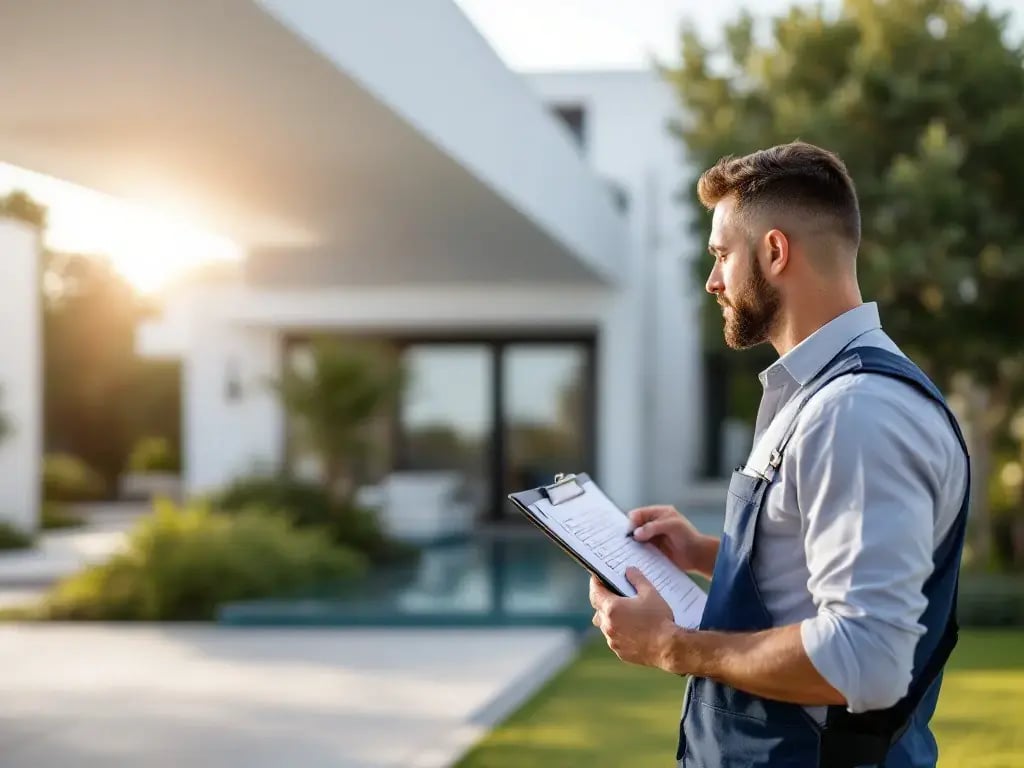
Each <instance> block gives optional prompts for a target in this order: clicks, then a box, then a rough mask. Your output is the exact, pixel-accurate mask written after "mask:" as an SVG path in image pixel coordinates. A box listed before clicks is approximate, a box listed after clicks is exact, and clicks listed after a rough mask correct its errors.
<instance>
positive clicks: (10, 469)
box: [0, 218, 43, 531]
mask: <svg viewBox="0 0 1024 768" xmlns="http://www.w3.org/2000/svg"><path fill="white" fill-rule="evenodd" d="M0 290H2V291H3V295H2V297H0V328H3V345H2V346H0V412H2V413H3V415H4V417H5V419H6V420H7V422H8V424H9V427H10V429H11V433H10V434H9V435H8V436H7V437H6V438H5V439H4V440H3V442H2V443H0V521H3V522H6V523H9V524H11V525H15V526H17V527H18V528H20V529H22V530H24V531H35V530H36V529H37V528H38V523H39V495H40V462H41V455H42V398H43V377H42V359H41V358H42V354H41V350H42V317H41V307H40V283H39V237H38V234H37V233H36V231H35V230H33V229H32V228H31V227H28V226H26V225H24V224H22V223H20V222H15V221H11V220H8V219H4V218H0Z"/></svg>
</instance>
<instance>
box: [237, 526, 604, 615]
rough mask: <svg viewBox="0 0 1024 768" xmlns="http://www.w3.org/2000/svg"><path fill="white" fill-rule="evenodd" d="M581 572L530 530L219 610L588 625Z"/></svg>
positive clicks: (439, 548) (432, 550) (428, 550)
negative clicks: (352, 579)
mask: <svg viewBox="0 0 1024 768" xmlns="http://www.w3.org/2000/svg"><path fill="white" fill-rule="evenodd" d="M587 588H588V576H587V573H586V572H585V571H584V570H583V569H582V568H581V567H580V566H578V565H576V563H574V562H573V561H572V560H571V559H570V558H569V557H567V556H566V555H565V554H563V553H562V552H561V551H560V550H559V549H557V548H556V547H554V546H553V545H551V544H550V543H549V542H548V541H547V540H546V539H544V538H543V537H542V536H540V535H539V534H538V533H537V532H536V531H534V530H532V529H526V530H521V531H513V532H502V533H499V534H478V535H476V536H475V537H474V538H473V539H472V540H470V541H462V542H453V543H447V544H436V545H432V546H428V547H425V548H424V549H423V551H422V553H421V555H420V558H419V561H418V562H417V563H416V564H415V565H414V566H412V567H402V568H392V569H385V570H375V571H371V573H370V574H369V577H368V578H367V579H365V580H363V581H362V582H360V583H358V584H356V585H345V586H339V587H330V586H325V587H323V588H321V589H318V590H315V591H313V592H311V593H308V594H304V595H299V596H295V597H289V598H280V599H270V600H251V601H243V602H235V603H229V604H226V605H224V606H222V607H221V609H220V611H219V614H218V620H219V621H220V622H221V623H224V624H233V625H290V626H294V625H310V626H374V627H382V626H390V627H410V626H415V627H424V626H438V627H453V626H466V627H480V626H487V627H492V626H569V627H579V628H585V627H588V626H589V625H590V619H591V617H592V616H593V610H592V609H591V607H590V604H589V602H588V600H587Z"/></svg>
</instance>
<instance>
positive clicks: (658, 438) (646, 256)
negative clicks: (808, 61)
mask: <svg viewBox="0 0 1024 768" xmlns="http://www.w3.org/2000/svg"><path fill="white" fill-rule="evenodd" d="M526 77H527V78H528V81H529V82H530V84H531V86H532V87H533V88H534V90H535V91H536V92H537V94H538V95H539V96H540V98H541V99H542V100H543V101H545V102H546V103H548V104H550V105H565V106H573V105H575V106H580V107H582V108H583V109H584V111H585V118H584V119H585V124H584V135H585V146H584V148H583V150H582V151H583V154H584V157H585V159H586V161H587V162H588V163H589V164H591V165H592V166H593V167H594V168H595V170H596V171H597V172H598V173H599V174H601V175H603V176H606V177H608V178H611V179H614V180H616V181H618V182H619V183H620V184H621V185H622V186H623V187H624V188H625V189H626V190H627V192H628V194H629V226H630V249H629V250H630V259H629V262H628V267H627V271H628V272H629V274H630V276H631V279H630V280H629V281H627V284H626V285H624V286H623V294H624V296H623V298H622V300H621V301H622V303H623V305H624V307H625V306H628V307H631V308H632V309H625V308H623V309H620V310H619V311H618V312H616V313H615V314H614V315H610V316H609V317H608V319H607V324H606V330H607V334H608V340H609V350H608V352H609V354H611V353H612V352H613V350H615V349H617V350H618V351H619V354H620V355H623V359H624V360H629V361H630V365H631V366H633V367H632V369H631V371H630V376H631V380H632V385H631V386H632V389H630V388H629V387H630V384H628V383H627V382H620V383H618V384H617V385H616V384H615V382H617V381H618V374H617V373H616V372H614V371H610V370H609V371H606V373H605V376H606V377H607V379H608V381H609V382H611V383H612V388H611V389H609V390H606V391H605V392H604V393H603V395H602V397H607V398H608V399H609V401H606V402H605V403H604V405H603V407H602V413H603V414H604V424H613V425H617V426H616V427H614V428H613V432H614V434H615V435H616V436H618V437H620V438H623V439H624V442H622V443H620V444H615V445H602V450H603V451H604V452H605V453H606V455H607V459H606V464H608V465H610V466H612V465H614V466H617V465H618V464H620V463H625V464H629V463H632V464H634V465H635V471H632V474H634V475H635V476H636V481H635V482H636V493H635V497H636V498H638V499H640V500H641V501H643V502H654V501H664V502H676V501H678V500H680V499H682V498H683V497H682V494H684V493H685V490H686V484H687V481H688V480H690V479H691V478H692V477H693V476H694V475H695V474H696V472H697V470H698V467H699V459H700V449H701V440H700V437H701V429H702V420H701V414H702V403H703V394H702V391H701V383H702V377H701V354H700V333H699V326H698V313H697V310H698V307H699V303H698V302H699V301H701V300H702V298H703V289H702V288H701V286H700V285H699V283H698V282H697V281H695V280H693V279H692V277H691V273H692V267H691V266H690V261H689V260H690V259H691V258H692V257H693V256H694V255H698V254H700V253H702V251H703V248H702V246H701V245H700V244H699V243H696V242H695V241H694V238H693V237H692V236H691V235H690V233H689V231H688V229H687V219H686V215H685V212H684V209H683V208H682V205H681V203H680V202H679V201H678V200H676V199H675V198H676V197H677V195H678V193H679V192H680V190H681V189H682V186H683V183H684V171H685V167H684V165H683V157H682V151H681V148H680V146H679V145H678V143H677V142H676V141H675V140H674V139H673V138H672V137H671V135H670V134H669V133H668V131H667V126H668V123H669V120H670V119H671V118H672V117H673V116H674V115H675V114H676V112H677V107H676V101H675V98H674V95H673V93H672V91H671V89H670V87H669V86H668V85H667V84H666V83H664V82H663V81H661V80H660V79H658V77H657V76H656V74H655V73H653V72H648V71H640V70H637V71H623V72H615V71H610V72H578V73H577V72H559V73H546V74H532V75H526ZM606 362H608V363H609V364H610V361H606ZM634 390H635V391H634ZM612 398H614V399H612ZM626 420H633V421H634V422H635V429H637V430H638V435H636V436H633V435H631V433H630V431H629V428H628V426H627V425H626V423H625V421H626ZM602 426H603V425H602ZM609 437H611V436H609ZM628 446H634V448H630V447H628ZM630 452H632V455H627V454H629V453H630Z"/></svg>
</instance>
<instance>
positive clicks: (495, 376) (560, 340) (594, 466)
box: [282, 329, 600, 522]
mask: <svg viewBox="0 0 1024 768" xmlns="http://www.w3.org/2000/svg"><path fill="white" fill-rule="evenodd" d="M323 337H329V338H337V339H354V340H355V339H358V340H363V341H365V340H377V341H380V342H381V343H384V344H389V345H392V346H394V348H395V349H396V351H397V352H398V353H399V354H402V353H403V352H404V351H405V350H406V349H407V348H409V347H411V346H417V345H453V346H455V345H466V344H479V345H481V346H483V347H484V348H485V349H486V350H487V351H488V353H489V357H490V365H491V393H490V396H491V419H492V434H491V445H490V450H489V454H490V455H489V457H488V466H489V468H490V469H489V472H490V478H489V481H490V488H491V494H490V495H491V498H490V503H489V504H488V508H487V509H486V510H484V519H485V520H487V521H488V522H500V521H503V520H505V519H506V515H505V514H504V510H505V508H506V499H505V495H504V488H503V487H502V486H503V472H502V470H503V468H504V466H505V461H506V451H507V445H506V444H507V424H506V423H505V418H504V406H505V402H504V376H503V373H504V366H505V352H506V350H507V349H508V348H509V347H517V346H550V345H558V344H567V345H577V346H580V347H581V348H582V349H583V353H584V359H585V361H586V363H585V367H584V373H583V375H584V377H585V383H586V393H585V396H584V401H583V412H584V420H585V422H586V423H585V425H584V429H583V433H582V434H583V437H582V440H583V444H584V445H583V450H584V454H583V455H584V461H585V462H586V463H587V465H588V466H589V467H590V468H591V471H592V474H593V476H594V478H595V480H599V470H598V463H597V457H598V442H597V441H598V439H599V437H600V424H599V423H598V413H597V406H598V402H599V399H598V398H599V387H600V384H599V381H598V375H597V373H598V362H599V354H600V346H599V344H598V334H597V331H596V330H585V331H580V330H573V329H564V330H551V329H548V330H546V331H544V332H537V333H530V332H522V331H507V332H503V331H486V332H459V331H444V332H423V333H401V332H395V331H389V330H368V329H358V330H355V329H345V330H341V331H338V332H332V331H331V330H329V329H328V330H324V331H322V332H321V331H316V332H309V333H286V334H284V336H283V339H282V365H288V363H289V360H290V359H291V358H290V353H291V349H292V348H293V347H296V346H301V345H303V344H308V343H309V342H310V341H312V340H313V339H316V338H323ZM282 421H283V425H282V429H283V432H284V435H283V436H282V437H283V451H282V458H283V466H284V467H285V468H289V467H290V466H291V464H292V460H293V457H294V454H295V450H294V440H293V438H292V435H291V430H290V429H289V419H288V417H287V414H285V418H284V419H283V420H282ZM390 433H391V441H392V442H391V449H392V450H391V454H392V456H393V458H394V461H393V469H395V470H401V469H402V468H403V466H407V465H408V449H407V447H406V446H405V445H404V442H405V441H404V435H403V431H402V404H401V402H399V404H398V406H397V407H396V408H395V412H394V414H393V418H392V420H391V428H390ZM572 469H573V468H572V467H566V470H568V471H571V470H572Z"/></svg>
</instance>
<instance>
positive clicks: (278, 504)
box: [214, 477, 416, 563]
mask: <svg viewBox="0 0 1024 768" xmlns="http://www.w3.org/2000/svg"><path fill="white" fill-rule="evenodd" d="M214 505H215V506H216V507H217V508H218V509H222V510H224V511H229V512H230V511H238V510H244V509H252V508H254V507H257V508H260V509H265V510H267V511H269V512H278V513H281V514H284V515H286V516H287V517H288V519H290V520H291V521H292V522H294V523H295V524H296V525H297V526H300V527H302V526H308V525H314V526H320V527H323V528H325V529H327V530H328V531H329V532H330V534H331V537H332V538H333V539H334V541H336V542H337V543H339V544H343V545H346V546H349V547H352V548H353V549H355V550H357V551H359V552H362V553H363V554H365V555H366V556H367V557H369V558H370V559H371V560H372V561H373V562H375V563H388V562H396V561H405V560H409V559H411V558H412V557H414V555H415V552H416V550H415V549H414V548H413V547H410V546H407V545H405V544H402V543H400V542H397V541H394V540H393V539H391V538H389V537H388V536H387V535H385V534H384V532H383V531H382V530H381V527H380V525H379V524H378V522H377V519H376V517H375V516H374V515H373V513H372V512H369V511H367V510H364V509H360V508H358V507H355V506H350V505H345V504H342V503H338V502H335V501H333V500H332V499H331V497H330V496H329V495H328V494H327V491H325V490H324V489H323V488H322V487H321V486H319V485H315V484H313V483H308V482H304V481H302V480H295V479H291V478H286V477H251V478H245V479H242V480H238V481H236V482H235V483H233V484H232V485H230V486H229V487H228V488H227V489H225V490H224V491H223V492H222V493H221V494H220V495H219V496H218V497H217V498H216V500H215V502H214Z"/></svg>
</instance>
